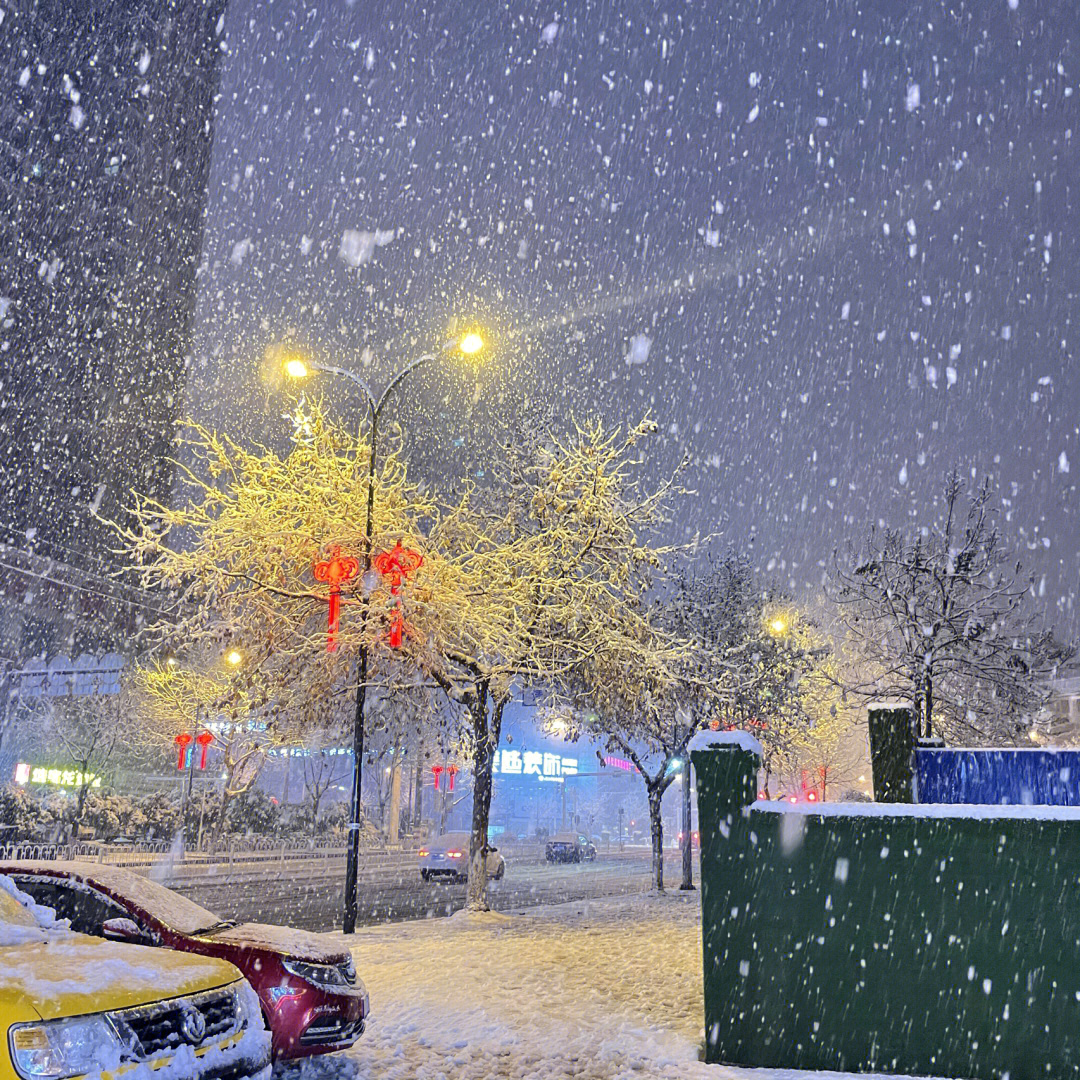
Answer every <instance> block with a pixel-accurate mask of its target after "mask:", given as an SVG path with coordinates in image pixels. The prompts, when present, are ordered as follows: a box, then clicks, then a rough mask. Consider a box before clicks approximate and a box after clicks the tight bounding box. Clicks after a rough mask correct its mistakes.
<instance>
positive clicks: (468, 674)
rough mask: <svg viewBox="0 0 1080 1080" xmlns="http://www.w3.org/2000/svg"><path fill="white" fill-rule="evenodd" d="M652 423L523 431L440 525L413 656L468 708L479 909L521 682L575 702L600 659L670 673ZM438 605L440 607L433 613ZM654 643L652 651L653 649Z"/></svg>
mask: <svg viewBox="0 0 1080 1080" xmlns="http://www.w3.org/2000/svg"><path fill="white" fill-rule="evenodd" d="M653 430H654V425H653V424H652V423H651V422H649V421H647V420H646V421H644V422H642V423H640V424H638V425H636V426H633V427H631V428H628V429H620V428H616V429H609V428H607V427H605V425H604V424H603V423H601V422H600V421H593V422H590V423H587V424H582V425H575V426H574V427H573V428H572V429H571V430H570V432H569V434H567V435H565V436H559V435H558V434H557V433H555V432H552V431H539V432H532V433H529V434H524V435H519V436H518V437H516V438H515V439H512V440H511V441H510V442H509V444H508V445H507V446H506V447H505V448H504V450H505V456H504V458H503V459H502V460H501V461H499V462H497V463H496V464H495V466H494V470H493V471H494V474H495V481H494V483H493V484H492V485H491V486H490V487H488V488H486V489H485V490H483V491H477V492H469V493H467V495H466V497H465V498H463V499H462V500H461V501H460V502H459V503H458V504H457V505H456V506H454V507H453V508H451V509H449V510H448V512H446V513H445V514H444V515H443V516H442V517H441V518H440V520H439V521H438V523H437V525H436V526H435V527H434V528H433V529H432V532H431V534H430V536H429V545H430V548H431V549H432V550H433V552H434V553H435V555H436V557H435V558H433V559H432V564H431V574H430V575H427V576H426V577H425V581H426V582H429V583H430V584H429V591H428V592H426V593H425V596H424V598H423V602H424V603H426V604H429V605H430V606H431V608H432V609H436V608H437V609H438V611H437V615H436V616H435V617H433V618H431V619H430V621H429V623H428V627H429V629H430V631H431V633H429V634H428V635H426V636H424V635H421V636H420V637H419V638H418V641H417V649H416V656H417V659H418V661H419V663H420V664H421V665H422V666H423V667H424V669H425V670H426V671H427V672H428V674H429V675H430V677H431V678H432V679H433V680H434V681H435V682H436V683H437V684H438V685H439V686H441V687H442V688H443V689H444V690H445V692H446V694H447V696H448V697H449V699H450V700H451V701H452V702H455V703H457V704H459V705H461V706H463V708H464V710H465V712H466V715H467V717H468V728H469V730H468V735H469V739H468V751H469V753H470V756H471V758H472V763H473V784H474V789H473V791H474V794H473V814H472V827H471V844H470V856H471V857H470V864H469V885H468V904H469V906H470V908H472V909H481V908H483V907H485V906H486V904H487V900H486V884H487V881H486V860H485V859H484V857H483V856H484V854H485V852H486V851H487V846H488V820H489V815H490V807H491V793H492V761H493V755H494V752H495V750H496V749H497V747H498V745H499V740H500V737H501V731H502V716H503V710H504V708H505V706H506V703H507V702H508V701H509V700H510V696H511V694H512V693H513V691H514V689H515V688H516V687H522V686H538V687H543V688H544V689H545V691H546V692H547V694H548V695H550V696H552V697H553V698H555V699H564V698H566V697H567V696H568V695H569V694H570V693H571V691H572V688H573V687H574V686H575V685H577V684H578V683H579V682H580V681H581V679H582V678H583V677H584V673H585V672H586V671H596V670H599V668H600V667H601V666H605V665H606V666H609V667H613V668H620V669H623V670H633V671H641V672H651V671H654V670H655V669H662V668H663V666H664V664H665V663H666V662H668V661H669V660H670V659H671V657H670V656H669V655H668V654H669V652H672V653H673V651H672V650H666V649H664V648H661V647H659V646H658V644H657V643H658V640H659V639H653V638H650V637H649V636H648V634H647V632H646V626H647V618H646V614H645V605H644V599H645V596H646V595H647V593H648V590H649V588H650V587H651V584H652V576H653V573H654V572H655V570H656V569H657V568H659V566H660V564H661V560H662V557H663V556H664V554H665V553H666V549H663V548H660V547H658V546H657V545H656V543H655V541H654V540H653V539H652V537H653V535H654V534H655V531H656V530H657V528H658V527H659V526H660V525H661V524H662V523H663V521H664V520H665V517H666V505H665V500H666V498H667V496H668V495H669V493H670V492H671V490H672V486H673V481H672V480H668V481H665V482H662V483H660V484H657V485H655V486H651V487H648V486H646V484H645V482H644V480H643V476H642V471H643V470H642V466H643V461H642V458H641V456H640V454H639V449H638V447H639V444H640V442H641V440H642V439H644V438H645V437H647V436H648V435H649V434H650V432H651V431H653ZM432 613H433V614H434V611H433V612H432ZM645 643H651V644H653V645H656V646H657V647H655V648H653V650H652V651H651V652H650V653H649V654H648V655H645V656H643V655H642V654H641V648H642V645H643V644H645Z"/></svg>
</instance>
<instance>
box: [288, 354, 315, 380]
mask: <svg viewBox="0 0 1080 1080" xmlns="http://www.w3.org/2000/svg"><path fill="white" fill-rule="evenodd" d="M285 374H286V375H288V376H289V378H290V379H306V378H307V377H308V376H309V375H310V374H311V368H309V367H308V366H307V363H306V361H305V360H304V359H303V357H300V356H290V357H289V358H288V360H286V361H285Z"/></svg>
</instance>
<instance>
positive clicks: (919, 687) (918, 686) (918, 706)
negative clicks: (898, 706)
mask: <svg viewBox="0 0 1080 1080" xmlns="http://www.w3.org/2000/svg"><path fill="white" fill-rule="evenodd" d="M924 693H925V686H924V684H923V674H922V671H921V670H920V673H919V674H918V675H916V676H915V693H914V695H912V697H913V700H912V703H911V704H912V712H913V713H914V716H913V717H912V720H913V722H914V724H915V738H916V739H921V738H922V736H923V715H922V713H923V694H924Z"/></svg>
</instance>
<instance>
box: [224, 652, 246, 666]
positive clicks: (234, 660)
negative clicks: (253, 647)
mask: <svg viewBox="0 0 1080 1080" xmlns="http://www.w3.org/2000/svg"><path fill="white" fill-rule="evenodd" d="M225 659H226V661H228V663H230V664H231V665H232V666H233V667H236V665H237V664H239V663H240V661H241V660H243V659H244V656H243V654H242V653H240V652H238V651H237V650H236V649H233V650H232V651H231V652H229V653H228V654H227V655H226V657H225Z"/></svg>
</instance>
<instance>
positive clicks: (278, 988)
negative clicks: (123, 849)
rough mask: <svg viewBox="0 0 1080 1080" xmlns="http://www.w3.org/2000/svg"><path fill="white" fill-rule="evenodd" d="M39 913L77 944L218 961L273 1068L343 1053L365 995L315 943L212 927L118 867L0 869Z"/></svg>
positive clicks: (354, 1034)
mask: <svg viewBox="0 0 1080 1080" xmlns="http://www.w3.org/2000/svg"><path fill="white" fill-rule="evenodd" d="M0 874H6V875H7V876H9V877H10V878H12V879H13V880H14V882H15V884H16V885H17V886H18V887H19V888H20V889H21V890H22V891H23V892H26V893H29V894H30V895H31V896H32V897H33V898H34V899H35V900H36V901H37V902H38V903H39V904H44V905H46V906H47V907H50V908H52V909H53V910H54V911H55V912H56V914H57V916H58V917H60V918H65V919H70V920H71V928H72V929H73V930H76V931H78V932H79V933H83V934H92V935H94V936H95V937H103V938H109V939H110V940H113V941H129V942H134V943H135V944H139V945H158V946H162V947H164V948H168V949H176V950H178V951H180V952H190V953H200V954H202V955H203V956H214V957H218V958H220V959H223V960H228V961H229V962H230V963H232V964H234V965H235V966H236V967H238V968H239V969H240V971H241V972H242V973H243V975H244V977H245V978H246V979H247V981H248V982H249V983H251V985H252V987H253V988H254V990H255V993H256V994H257V995H258V997H259V1003H260V1005H261V1006H262V1011H263V1015H264V1017H265V1019H266V1026H267V1028H268V1029H269V1031H270V1033H271V1037H272V1053H273V1056H274V1057H275V1058H301V1057H309V1056H311V1055H313V1054H326V1053H330V1052H332V1051H334V1050H344V1049H346V1048H347V1047H349V1046H352V1044H353V1043H354V1042H356V1040H357V1039H358V1038H359V1037H360V1036H361V1035H362V1034H363V1032H364V1026H365V1024H366V1022H367V1016H368V1011H369V1001H368V993H367V990H366V988H365V987H364V984H363V983H362V982H361V981H360V979H358V978H357V975H356V968H355V966H354V964H353V959H352V955H351V954H350V953H349V951H348V949H347V948H346V947H345V946H344V945H341V944H339V943H338V942H337V941H335V940H334V939H333V938H331V937H329V936H328V935H325V934H314V933H310V932H309V931H306V930H293V929H290V928H288V927H284V926H270V925H266V924H263V923H239V924H238V923H235V922H229V921H228V920H225V919H221V918H219V917H218V916H217V915H215V914H214V913H213V912H211V911H207V909H206V908H204V907H202V906H201V905H199V904H196V903H195V902H194V901H193V900H189V899H188V898H187V897H185V896H181V895H180V894H179V893H176V892H173V891H172V890H171V889H167V888H165V886H164V885H159V884H158V883H157V882H156V881H150V880H149V879H148V878H145V877H142V876H141V875H139V874H135V873H132V872H131V871H130V870H125V869H123V868H122V867H118V866H107V865H98V864H96V863H80V862H74V861H71V862H69V861H65V860H56V861H40V862H38V861H23V860H19V861H12V862H6V863H0Z"/></svg>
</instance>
